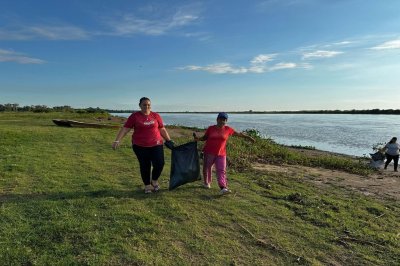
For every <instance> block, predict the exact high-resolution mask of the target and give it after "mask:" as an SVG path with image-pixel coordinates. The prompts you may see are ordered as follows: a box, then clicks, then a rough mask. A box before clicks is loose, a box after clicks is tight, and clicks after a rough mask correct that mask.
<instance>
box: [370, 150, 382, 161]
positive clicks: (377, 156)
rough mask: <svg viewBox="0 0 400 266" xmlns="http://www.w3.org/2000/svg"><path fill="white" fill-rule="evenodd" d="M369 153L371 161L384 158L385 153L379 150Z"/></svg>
mask: <svg viewBox="0 0 400 266" xmlns="http://www.w3.org/2000/svg"><path fill="white" fill-rule="evenodd" d="M369 155H371V159H372V160H373V161H380V160H384V159H385V154H383V153H381V152H380V151H377V152H375V153H370V154H369Z"/></svg>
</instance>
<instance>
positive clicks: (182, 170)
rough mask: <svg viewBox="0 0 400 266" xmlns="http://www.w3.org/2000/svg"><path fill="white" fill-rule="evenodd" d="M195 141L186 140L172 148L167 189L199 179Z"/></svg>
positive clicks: (198, 163) (198, 162)
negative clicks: (186, 141)
mask: <svg viewBox="0 0 400 266" xmlns="http://www.w3.org/2000/svg"><path fill="white" fill-rule="evenodd" d="M200 179H201V176H200V161H199V153H198V151H197V142H188V143H186V144H182V145H179V146H176V147H174V148H173V149H172V156H171V175H170V179H169V190H172V189H175V188H177V187H179V186H181V185H184V184H186V183H190V182H194V181H197V180H200Z"/></svg>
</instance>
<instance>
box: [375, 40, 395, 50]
mask: <svg viewBox="0 0 400 266" xmlns="http://www.w3.org/2000/svg"><path fill="white" fill-rule="evenodd" d="M370 49H372V50H388V49H400V39H399V40H393V41H388V42H384V43H382V44H380V45H377V46H374V47H372V48H370Z"/></svg>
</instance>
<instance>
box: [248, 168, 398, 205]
mask: <svg viewBox="0 0 400 266" xmlns="http://www.w3.org/2000/svg"><path fill="white" fill-rule="evenodd" d="M253 168H254V169H256V170H258V171H265V172H279V173H286V174H289V175H296V176H300V177H303V178H305V179H306V180H307V181H309V182H312V183H314V184H316V185H318V186H338V187H343V188H346V189H350V190H357V191H359V192H361V193H363V194H364V195H369V196H374V197H378V198H393V199H395V200H400V173H399V172H393V166H389V167H388V168H390V169H389V170H381V171H379V172H378V173H374V174H372V175H370V176H368V177H365V176H360V175H355V174H349V173H346V172H343V171H336V170H328V169H323V168H314V167H306V166H300V165H281V166H278V165H270V164H259V163H256V164H254V166H253Z"/></svg>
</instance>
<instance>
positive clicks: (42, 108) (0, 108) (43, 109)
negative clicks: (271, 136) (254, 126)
mask: <svg viewBox="0 0 400 266" xmlns="http://www.w3.org/2000/svg"><path fill="white" fill-rule="evenodd" d="M133 111H134V110H113V109H101V108H99V107H96V108H93V107H88V108H72V107H71V106H68V105H64V106H54V107H48V106H46V105H29V106H28V105H27V106H19V104H18V103H6V104H0V112H34V113H48V112H70V113H132V112H133ZM217 112H218V111H212V112H195V111H194V112H189V111H184V112H161V111H160V113H198V114H208V113H217ZM229 113H233V114H375V115H400V109H366V110H356V109H352V110H302V111H253V110H249V111H236V112H235V111H231V112H229Z"/></svg>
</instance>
